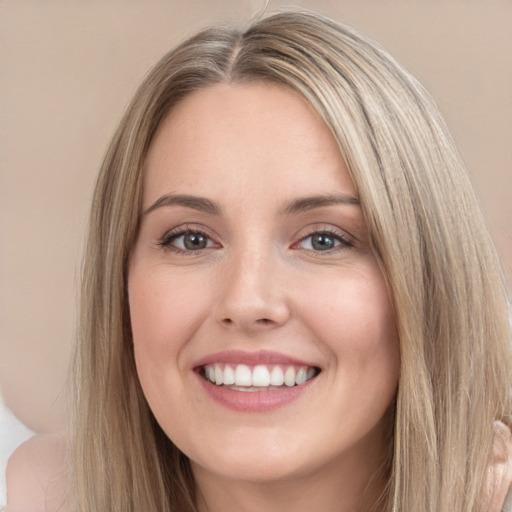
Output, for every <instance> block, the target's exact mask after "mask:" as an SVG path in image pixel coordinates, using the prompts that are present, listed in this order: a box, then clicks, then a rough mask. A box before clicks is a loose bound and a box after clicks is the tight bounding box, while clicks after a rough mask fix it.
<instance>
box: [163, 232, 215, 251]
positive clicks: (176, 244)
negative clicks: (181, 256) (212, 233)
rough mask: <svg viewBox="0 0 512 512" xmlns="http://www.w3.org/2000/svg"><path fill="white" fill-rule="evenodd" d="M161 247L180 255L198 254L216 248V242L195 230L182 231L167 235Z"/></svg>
mask: <svg viewBox="0 0 512 512" xmlns="http://www.w3.org/2000/svg"><path fill="white" fill-rule="evenodd" d="M159 245H160V246H161V247H164V248H166V249H169V250H171V251H175V252H178V253H180V252H181V253H187V252H197V251H201V250H203V249H209V248H211V247H216V244H215V242H213V240H211V239H210V237H209V236H208V235H206V234H205V233H203V232H202V231H198V230H193V229H181V230H180V231H173V232H170V233H167V234H166V235H165V236H164V238H163V239H162V240H161V241H160V242H159Z"/></svg>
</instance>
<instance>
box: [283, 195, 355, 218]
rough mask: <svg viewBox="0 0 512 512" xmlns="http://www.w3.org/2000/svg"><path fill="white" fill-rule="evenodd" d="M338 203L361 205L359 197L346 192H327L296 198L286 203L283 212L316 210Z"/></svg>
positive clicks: (285, 213)
mask: <svg viewBox="0 0 512 512" xmlns="http://www.w3.org/2000/svg"><path fill="white" fill-rule="evenodd" d="M337 204H344V205H349V206H359V205H360V203H359V199H357V197H353V196H349V195H345V194H326V195H318V196H307V197H299V198H298V199H294V200H293V201H292V202H291V203H289V204H288V205H286V206H285V207H284V208H283V209H282V210H281V213H282V214H284V215H289V214H293V213H300V212H305V211H308V210H314V209H315V208H321V207H323V206H333V205H337Z"/></svg>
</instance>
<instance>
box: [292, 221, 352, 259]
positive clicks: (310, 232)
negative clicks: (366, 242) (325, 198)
mask: <svg viewBox="0 0 512 512" xmlns="http://www.w3.org/2000/svg"><path fill="white" fill-rule="evenodd" d="M301 231H302V233H301V232H299V233H298V234H297V237H298V240H297V242H294V244H293V245H292V249H300V244H301V243H302V242H303V241H304V240H306V239H308V238H309V237H311V236H314V235H317V234H318V235H321V234H324V235H329V236H332V237H334V238H336V239H337V240H338V241H339V242H340V244H339V245H337V246H334V247H333V248H331V249H326V250H324V251H318V250H314V249H304V250H306V251H308V252H315V253H318V254H320V253H324V254H329V253H333V252H337V251H342V250H346V249H350V248H352V247H354V246H355V242H356V239H355V237H353V236H352V235H350V234H349V233H347V231H345V230H343V229H341V228H337V227H334V226H332V225H325V224H314V225H312V226H309V227H308V228H306V229H303V230H301Z"/></svg>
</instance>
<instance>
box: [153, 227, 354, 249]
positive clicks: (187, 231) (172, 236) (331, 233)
mask: <svg viewBox="0 0 512 512" xmlns="http://www.w3.org/2000/svg"><path fill="white" fill-rule="evenodd" d="M187 235H197V236H201V237H204V238H205V239H206V240H207V244H209V243H211V242H212V239H211V237H210V236H209V235H208V234H207V233H205V232H204V231H202V230H201V229H197V228H193V227H189V226H186V227H185V228H182V227H179V228H176V229H175V230H172V231H170V232H168V233H166V234H165V235H164V237H163V238H162V239H161V240H160V241H159V242H158V246H159V247H162V248H163V249H166V250H169V251H172V252H174V253H176V254H180V255H185V256H190V255H194V253H196V254H197V253H200V252H202V251H204V250H206V249H211V248H212V247H213V245H210V246H208V245H207V246H206V247H203V248H199V249H195V250H194V249H186V248H185V249H182V248H180V247H176V246H175V245H173V242H174V241H175V240H177V239H179V238H181V237H185V236H187ZM315 235H317V236H324V237H327V238H330V239H334V244H335V245H334V246H333V247H332V248H329V249H325V250H315V249H314V248H311V249H310V248H304V250H305V251H308V252H314V253H324V254H331V253H333V252H337V251H342V250H346V249H350V248H352V247H354V243H353V242H352V241H351V240H350V239H349V238H348V237H347V236H346V235H344V234H341V233H339V232H338V231H335V230H334V229H315V230H312V231H311V232H310V233H309V234H307V235H306V236H303V237H302V238H301V239H300V240H299V241H298V242H296V243H295V244H293V245H292V249H298V248H300V245H301V244H302V243H304V242H305V241H306V240H308V239H309V238H311V237H313V236H315ZM336 243H337V245H336ZM213 244H215V242H213Z"/></svg>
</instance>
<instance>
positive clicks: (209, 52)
mask: <svg viewBox="0 0 512 512" xmlns="http://www.w3.org/2000/svg"><path fill="white" fill-rule="evenodd" d="M248 81H270V82H277V83H280V84H284V85H286V86H288V87H290V88H292V89H294V90H295V91H297V92H299V93H300V94H301V95H302V96H303V97H304V98H305V99H306V100H307V101H308V102H309V103H310V104H311V106H312V107H313V108H314V109H315V110H316V111H317V112H318V114H319V115H320V116H321V117H322V118H323V119H324V120H325V122H326V124H327V125H328V126H329V128H330V129H331V130H332V133H333V134H334V136H335V137H336V139H337V141H338V143H339V147H340V151H341V153H342V155H343V156H344V158H345V160H346V163H347V165H348V167H349V170H350V173H351V176H352V178H353V181H354V184H355V186H356V189H357V191H358V194H359V197H360V201H361V205H362V208H363V213H364V216H365V220H366V223H367V226H368V229H369V233H370V236H371V243H372V245H373V248H374V251H375V254H376V256H377V258H378V261H379V263H380V265H381V268H382V272H383V275H384V277H385V279H386V281H387V284H388V288H389V293H390V296H391V298H392V301H393V303H394V307H395V310H396V319H397V327H398V332H399V337H400V350H401V370H400V382H399V389H398V392H397V397H396V405H395V424H394V431H393V443H392V446H391V447H390V448H391V451H390V453H391V455H390V464H389V485H388V488H387V489H386V496H385V497H384V502H383V505H382V507H381V509H382V510H387V511H391V510H393V511H394V512H412V511H414V512H454V511H465V512H470V511H471V512H477V511H478V512H481V511H482V510H484V500H483V499H482V486H483V481H484V475H485V470H486V466H487V463H488V460H489V453H490V448H491V444H492V438H493V433H492V423H493V420H496V419H500V420H503V421H505V422H507V423H508V422H509V415H510V412H511V404H510V398H509V384H510V376H511V368H510V361H511V357H510V352H509V341H510V339H509V338H510V331H509V323H508V316H507V301H506V292H505V287H504V283H503V279H502V276H501V273H500V267H499V263H498V260H497V257H496V254H495V251H494V248H493V245H492V243H491V240H490V238H489V235H488V232H487V230H486V227H485V225H484V222H483V220H482V215H481V213H480V209H479V205H478V203H477V201H476V199H475V197H474V194H473V192H472V188H471V186H470V184H469V182H468V179H467V177H466V173H465V171H464V167H463V164H462V162H461V159H460V157H459V155H458V153H457V151H456V149H455V147H454V144H453V142H452V139H451V137H450V135H449V133H448V131H447V129H446V128H445V125H444V123H443V121H442V119H441V117H440V115H439V114H438V112H437V109H436V108H435V106H434V105H433V102H432V101H431V100H430V99H429V97H428V95H427V94H426V93H425V91H424V90H423V88H422V87H421V86H420V85H419V84H418V82H417V81H416V80H415V79H414V78H412V77H411V76H410V75H409V74H408V73H407V72H406V71H404V70H403V69H402V67H401V66H400V65H399V64H397V63H396V62H395V61H394V60H393V59H392V58H391V57H390V56H389V55H388V54H387V53H386V52H384V51H383V50H382V49H381V48H380V47H379V46H378V45H377V44H375V43H374V42H371V41H369V40H368V39H366V38H365V37H364V36H362V35H361V34H359V33H357V32H356V31H354V30H352V29H351V28H348V27H346V26H343V25H341V24H338V23H336V22H334V21H332V20H329V19H327V18H324V17H321V16H319V15H316V14H313V13H309V12H287V13H281V14H276V15H273V16H270V17H267V18H265V19H262V20H259V21H256V22H255V23H253V24H252V25H251V26H249V28H247V29H246V30H244V31H239V30H237V29H234V28H232V27H217V28H211V29H207V30H204V31H202V32H200V33H199V34H197V35H195V36H194V37H192V38H190V39H189V40H187V41H185V42H184V43H182V44H181V45H180V46H179V47H177V48H176V49H175V50H173V51H171V52H170V53H168V54H167V55H166V56H164V57H163V59H162V60H161V61H160V62H159V63H157V65H156V66H155V67H154V68H153V70H152V71H151V72H150V73H149V75H148V76H147V77H146V78H145V80H144V81H143V83H142V85H141V86H140V87H139V89H138V91H137V93H136V94H135V97H134V98H133V100H132V102H131V103H130V105H129V107H128V109H127V112H126V114H125V116H124V117H123V119H122V121H121V123H120V125H119V128H118V130H117V132H116V134H115V136H114V138H113V141H112V143H111V145H110V148H109V150H108V152H107V154H106V157H105V160H104V163H103V166H102V169H101V173H100V175H99V178H98V182H97V186H96V190H95V194H94V200H93V205H92V212H91V218H90V230H89V235H88V240H87V248H86V253H85V259H84V267H83V285H82V302H81V304H82V309H81V325H80V336H79V340H78V346H77V350H76V357H75V372H74V374H75V377H76V393H75V396H74V401H75V404H76V406H75V415H74V440H73V460H74V479H75V480H74V485H75V493H76V500H77V503H78V506H77V507H78V510H80V511H83V512H106V511H108V512H130V511H132V512H135V511H137V512H140V511H145V512H151V511H155V512H156V511H159V512H171V511H172V512H186V511H193V510H195V506H194V497H195V489H194V481H193V476H192V474H191V471H190V467H189V464H188V461H187V458H186V457H185V456H184V455H183V454H182V453H181V452H180V451H179V450H178V449H177V448H176V447H175V446H174V445H173V443H172V442H171V441H170V440H169V439H168V438H167V437H166V436H165V434H164V433H163V432H162V430H161V429H160V427H159V426H158V424H157V423H156V421H155V419H154V417H153V416H152V413H151V412H150V410H149V408H148V405H147V403H146V401H145V399H144V396H143V393H142V391H141V388H140V385H139V382H138V378H137V374H136V370H135V364H134V358H133V348H132V338H131V329H130V318H129V310H128V305H127V286H126V280H127V262H128V258H129V255H130V250H131V248H132V245H133V243H134V239H135V237H136V234H137V229H138V222H139V213H140V205H141V193H142V179H143V172H144V161H145V156H146V153H147V150H148V147H149V145H150V144H151V140H152V137H153V135H154V134H155V132H156V130H157V129H158V126H159V124H160V122H161V121H162V119H163V118H164V117H165V116H166V115H167V114H168V113H169V112H170V111H171V110H172V108H173V106H174V105H176V104H177V103H178V102H179V101H180V100H181V99H182V98H184V97H185V96H187V95H189V94H191V93H192V92H193V91H195V90H197V89H200V88H204V87H208V86H210V85H213V84H216V83H219V82H248Z"/></svg>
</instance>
